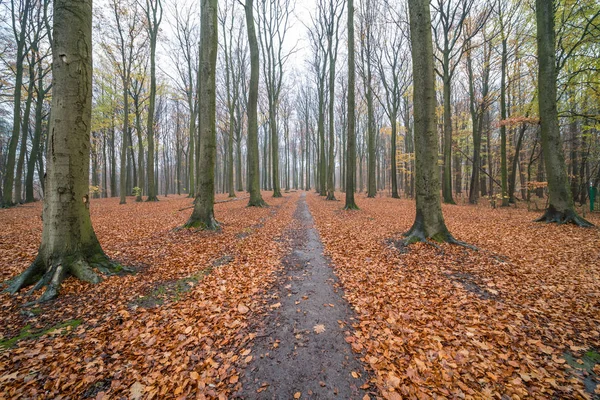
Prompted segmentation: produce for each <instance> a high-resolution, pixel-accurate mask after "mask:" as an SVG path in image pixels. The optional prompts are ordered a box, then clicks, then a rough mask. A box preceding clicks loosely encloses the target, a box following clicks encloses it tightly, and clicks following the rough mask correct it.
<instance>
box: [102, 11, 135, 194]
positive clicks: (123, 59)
mask: <svg viewBox="0 0 600 400" xmlns="http://www.w3.org/2000/svg"><path fill="white" fill-rule="evenodd" d="M110 8H111V9H112V11H113V14H114V18H115V27H114V28H116V29H114V30H113V29H111V30H110V31H111V33H110V34H108V35H107V36H109V37H110V36H113V37H112V38H111V42H112V43H108V42H104V43H103V48H104V49H105V51H106V53H107V54H108V56H109V58H110V60H111V61H112V63H113V65H114V66H116V69H117V72H118V74H119V77H120V78H121V85H122V96H123V128H122V131H121V134H122V142H121V143H122V145H121V166H120V178H119V194H120V201H119V204H125V203H126V202H127V200H126V197H125V196H126V195H127V190H126V181H127V149H128V148H129V147H130V146H131V143H129V141H128V139H129V135H130V133H131V132H130V126H129V97H130V96H129V91H130V85H131V74H132V68H133V64H134V59H135V57H136V55H137V54H136V46H135V40H136V39H137V37H138V35H139V33H140V28H139V27H140V26H141V24H140V21H139V19H138V16H137V4H135V3H133V2H131V1H124V0H111V2H110ZM132 8H133V9H132ZM113 46H114V47H116V50H117V52H118V54H114V51H113ZM140 173H142V171H140Z"/></svg>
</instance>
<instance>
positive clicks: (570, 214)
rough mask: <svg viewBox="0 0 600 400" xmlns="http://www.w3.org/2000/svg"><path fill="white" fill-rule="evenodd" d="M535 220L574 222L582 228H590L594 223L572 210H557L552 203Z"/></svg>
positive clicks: (557, 222)
mask: <svg viewBox="0 0 600 400" xmlns="http://www.w3.org/2000/svg"><path fill="white" fill-rule="evenodd" d="M535 222H546V223H556V224H559V225H562V224H574V225H577V226H580V227H583V228H592V227H594V224H592V223H591V222H589V221H587V220H586V219H584V218H582V217H580V216H579V215H577V213H576V212H575V211H574V210H571V209H569V210H566V211H558V210H557V209H556V208H555V207H554V206H553V205H552V204H550V206H549V207H548V208H547V209H546V212H545V213H544V215H542V216H541V217H540V218H538V219H536V220H535Z"/></svg>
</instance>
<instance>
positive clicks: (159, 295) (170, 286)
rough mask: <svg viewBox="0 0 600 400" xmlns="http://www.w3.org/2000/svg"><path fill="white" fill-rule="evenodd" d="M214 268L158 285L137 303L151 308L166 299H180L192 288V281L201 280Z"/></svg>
mask: <svg viewBox="0 0 600 400" xmlns="http://www.w3.org/2000/svg"><path fill="white" fill-rule="evenodd" d="M212 270H213V267H208V268H205V269H203V270H201V271H199V272H197V273H195V274H194V275H191V276H188V277H186V278H182V279H178V280H176V281H171V282H166V283H164V284H162V285H160V286H158V287H156V288H155V289H154V290H153V291H152V292H151V293H150V294H148V295H146V296H143V297H141V298H139V299H138V300H137V301H136V302H135V304H136V305H138V306H141V307H146V308H150V307H155V306H159V305H162V304H164V303H165V302H166V301H175V302H176V301H179V300H181V298H182V295H183V294H184V293H187V292H189V291H190V290H191V288H192V286H193V285H190V283H197V282H199V281H200V280H201V279H202V278H204V277H205V276H206V275H208V274H210V273H211V272H212Z"/></svg>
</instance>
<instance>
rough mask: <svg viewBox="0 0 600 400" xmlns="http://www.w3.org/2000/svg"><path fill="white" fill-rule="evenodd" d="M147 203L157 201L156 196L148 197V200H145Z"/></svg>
mask: <svg viewBox="0 0 600 400" xmlns="http://www.w3.org/2000/svg"><path fill="white" fill-rule="evenodd" d="M146 201H147V202H153V201H159V200H158V197H157V196H152V197H150V196H148V198H147V199H146Z"/></svg>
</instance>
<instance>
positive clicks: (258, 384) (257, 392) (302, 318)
mask: <svg viewBox="0 0 600 400" xmlns="http://www.w3.org/2000/svg"><path fill="white" fill-rule="evenodd" d="M305 196H306V194H304V193H303V194H302V196H301V197H300V199H299V200H298V207H297V209H296V212H295V214H294V220H293V223H292V225H291V227H290V230H289V237H290V239H291V243H292V251H291V253H290V254H288V256H287V257H286V258H284V259H283V260H282V262H283V263H284V266H285V270H284V272H283V274H282V276H281V277H280V283H279V289H278V293H277V294H276V295H274V296H273V297H274V299H273V303H274V304H273V305H272V306H271V307H272V308H273V311H272V312H271V314H270V315H269V317H268V318H267V320H266V321H265V322H264V325H263V326H262V331H259V333H258V336H257V338H256V340H255V345H254V348H253V351H252V354H253V357H254V358H253V360H252V362H251V363H250V365H249V366H248V369H247V371H246V374H245V377H244V378H243V381H242V382H243V389H242V390H241V392H240V393H238V394H237V395H238V397H239V398H259V399H292V398H302V399H306V398H311V399H332V398H338V399H362V398H363V397H364V396H365V394H367V391H366V390H362V389H360V387H361V386H362V385H363V384H365V383H366V382H367V381H368V376H367V374H366V373H365V370H364V368H363V366H362V365H361V363H360V361H358V359H357V355H356V354H354V353H353V352H352V350H351V347H350V345H349V344H348V343H346V341H345V340H344V338H345V335H348V334H349V330H350V329H351V327H350V326H349V324H350V323H351V321H352V319H353V313H352V311H351V309H350V307H349V306H348V304H347V303H346V301H345V300H344V299H343V298H342V292H341V289H339V288H337V287H336V286H337V285H336V283H337V278H336V276H335V275H334V273H333V271H332V270H331V268H330V267H329V265H328V261H327V260H326V259H325V257H324V256H323V245H322V243H321V241H320V239H319V236H318V233H317V231H316V230H315V228H314V226H313V218H312V215H311V214H310V211H309V209H308V206H307V204H306V200H305ZM298 393H300V397H298Z"/></svg>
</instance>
